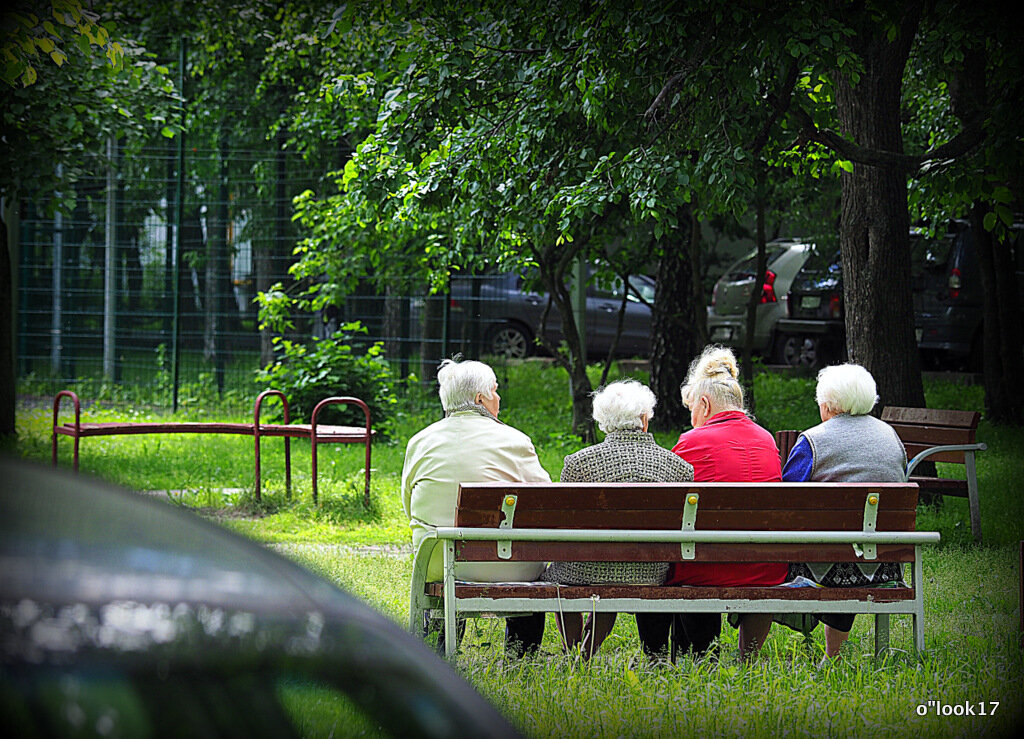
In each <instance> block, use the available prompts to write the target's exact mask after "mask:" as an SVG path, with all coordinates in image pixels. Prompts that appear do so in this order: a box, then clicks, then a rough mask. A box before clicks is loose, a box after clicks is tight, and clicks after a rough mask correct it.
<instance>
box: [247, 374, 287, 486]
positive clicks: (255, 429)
mask: <svg viewBox="0 0 1024 739" xmlns="http://www.w3.org/2000/svg"><path fill="white" fill-rule="evenodd" d="M269 395H274V396H277V397H279V398H280V399H281V405H283V406H284V423H285V425H287V424H288V421H289V415H288V398H286V397H285V395H284V393H283V392H281V391H280V390H264V391H263V392H262V393H260V394H259V395H257V396H256V404H255V406H254V408H253V414H252V415H253V419H252V435H253V439H254V443H255V445H256V449H255V456H256V500H257V501H258V500H260V494H261V491H262V487H263V486H262V484H261V480H260V408H261V407H262V405H263V399H264V398H265V397H267V396H269ZM284 489H285V494H286V495H287V496H288V498H291V497H292V455H291V439H289V438H288V437H287V436H285V437H284Z"/></svg>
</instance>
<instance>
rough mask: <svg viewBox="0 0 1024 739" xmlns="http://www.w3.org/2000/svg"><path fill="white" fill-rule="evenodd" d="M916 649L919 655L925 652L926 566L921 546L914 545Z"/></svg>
mask: <svg viewBox="0 0 1024 739" xmlns="http://www.w3.org/2000/svg"><path fill="white" fill-rule="evenodd" d="M913 578H914V649H916V650H917V655H918V657H920V656H921V654H922V653H923V652H924V567H923V566H922V565H921V548H920V547H917V546H915V547H914V575H913Z"/></svg>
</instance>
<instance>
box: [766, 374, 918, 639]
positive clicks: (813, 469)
mask: <svg viewBox="0 0 1024 739" xmlns="http://www.w3.org/2000/svg"><path fill="white" fill-rule="evenodd" d="M814 395H815V400H816V401H817V403H818V412H819V414H820V415H821V423H820V424H818V425H817V426H814V427H813V428H809V429H807V430H806V431H804V432H803V433H802V434H800V437H799V438H798V439H797V442H796V444H795V445H794V446H793V450H792V451H791V452H790V454H789V459H787V460H786V465H785V467H784V468H783V470H782V479H783V480H784V481H786V482H808V481H810V482H903V471H904V470H905V469H906V467H907V453H906V450H905V449H904V448H903V442H902V441H900V437H899V436H898V435H897V434H896V431H895V430H894V429H893V428H892V427H891V426H890V425H889V424H887V423H885V422H884V421H880V420H878V419H877V418H875V417H874V416H872V415H870V413H871V409H872V408H874V406H875V403H876V402H877V401H878V395H877V394H876V387H875V380H874V378H873V377H872V376H871V373H870V372H868V371H867V370H866V369H864V368H863V367H861V366H860V365H856V364H841V365H837V366H834V367H826V368H825V369H823V370H821V372H819V373H818V385H817V388H816V390H815V394H814ZM789 574H790V578H793V577H796V576H803V577H806V578H809V579H811V580H813V581H814V582H816V583H819V584H821V585H825V586H826V587H853V586H865V585H875V584H880V583H885V582H900V581H902V580H903V566H902V565H901V564H899V563H897V562H882V563H873V564H861V563H856V564H854V563H849V562H837V563H830V562H806V563H799V564H793V565H790V570H789ZM817 616H818V620H819V621H821V622H822V623H824V624H825V654H826V658H831V657H837V656H838V655H839V648H840V647H841V646H842V645H843V642H845V641H846V640H847V638H849V636H850V629H851V628H853V620H854V615H853V614H846V613H830V614H825V613H822V614H817Z"/></svg>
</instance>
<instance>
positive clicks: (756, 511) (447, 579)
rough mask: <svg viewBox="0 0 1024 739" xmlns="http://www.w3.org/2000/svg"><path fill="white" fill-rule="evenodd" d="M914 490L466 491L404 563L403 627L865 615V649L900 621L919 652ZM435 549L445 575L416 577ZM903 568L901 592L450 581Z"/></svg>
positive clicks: (593, 487)
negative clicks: (591, 566) (491, 573)
mask: <svg viewBox="0 0 1024 739" xmlns="http://www.w3.org/2000/svg"><path fill="white" fill-rule="evenodd" d="M916 513H917V485H916V484H913V483H878V484H867V483H643V484H641V483H586V484H583V483H519V484H516V483H474V484H463V485H461V486H460V489H459V497H458V508H457V510H456V514H455V525H454V526H443V527H442V526H439V527H436V528H433V529H432V530H430V531H429V532H428V534H427V538H426V539H425V540H424V541H423V542H421V545H420V547H419V549H418V551H417V552H416V555H415V560H414V564H413V576H412V586H411V599H410V609H409V624H410V628H411V629H412V630H413V631H414V632H415V633H423V629H424V624H425V619H424V616H425V615H426V616H431V617H432V616H438V615H442V614H443V617H444V629H445V640H444V643H445V651H446V653H447V655H448V656H451V655H452V654H454V652H455V649H456V646H457V645H456V637H455V630H456V620H457V619H458V618H464V617H479V616H483V615H496V616H506V615H515V614H522V613H535V612H563V613H568V612H584V613H586V612H616V613H618V612H623V613H642V612H660V613H666V612H710V613H731V612H735V613H824V612H832V613H868V614H874V615H875V649H876V652H878V653H881V652H882V651H883V650H884V649H886V647H887V645H888V630H889V616H890V615H891V614H894V613H907V614H911V615H912V616H913V622H914V645H915V647H916V648H917V649H918V650H919V651H920V650H922V649H923V648H924V600H923V593H922V586H923V582H924V581H923V578H922V575H921V556H920V552H919V547H920V545H921V544H927V543H935V542H938V541H939V534H938V533H936V532H919V531H916V530H915V527H916ZM438 546H440V547H443V552H444V579H443V581H441V582H427V581H426V571H427V564H428V562H429V561H430V556H431V553H432V552H433V550H434V548H435V547H438ZM543 561H598V562H620V561H621V562H672V561H682V562H684V563H685V562H787V563H788V562H875V561H878V562H903V563H906V564H910V565H911V567H912V571H913V574H912V579H911V584H910V586H908V587H887V588H885V587H874V588H871V587H868V588H814V587H672V586H661V585H586V586H575V585H556V584H552V583H534V582H512V583H469V582H457V581H456V579H455V575H454V566H455V564H456V563H459V562H543Z"/></svg>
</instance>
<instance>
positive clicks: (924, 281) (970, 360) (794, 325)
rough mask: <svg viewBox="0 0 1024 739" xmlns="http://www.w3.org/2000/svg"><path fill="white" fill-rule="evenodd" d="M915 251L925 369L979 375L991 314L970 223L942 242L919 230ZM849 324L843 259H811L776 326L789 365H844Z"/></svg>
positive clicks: (953, 228) (957, 224)
mask: <svg viewBox="0 0 1024 739" xmlns="http://www.w3.org/2000/svg"><path fill="white" fill-rule="evenodd" d="M1019 233H1020V232H1019V231H1018V237H1017V242H1020V237H1019ZM910 247H911V265H912V277H911V279H912V282H911V285H912V290H913V299H914V327H915V332H916V337H917V343H918V346H919V348H920V350H921V354H922V358H923V359H924V360H925V363H926V365H927V366H931V367H942V368H948V369H971V370H977V369H980V362H981V336H982V328H981V324H982V317H983V313H984V310H983V305H982V290H981V275H980V274H979V268H978V258H977V253H976V249H975V246H974V238H973V235H972V233H971V229H970V226H969V224H967V223H966V222H964V221H954V222H953V223H951V224H950V228H949V230H948V231H947V233H946V234H944V235H943V236H939V237H936V238H929V237H927V235H926V234H925V233H924V232H923V231H917V230H915V231H914V232H913V233H911V235H910ZM1017 252H1018V258H1020V257H1022V256H1024V255H1022V254H1021V252H1022V249H1021V248H1019V247H1018V248H1017ZM1019 261H1021V260H1020V259H1019ZM844 317H845V313H844V308H843V281H842V263H841V261H840V259H839V253H838V252H833V253H831V254H829V255H828V257H827V258H825V257H823V255H821V254H820V253H819V254H812V256H811V257H810V258H809V259H808V261H807V263H806V264H805V265H804V267H803V269H802V270H801V271H800V273H798V274H797V276H796V278H795V279H794V280H793V285H792V287H791V288H790V294H789V316H788V317H787V318H784V319H781V320H780V321H779V322H778V324H777V328H778V331H779V333H780V334H782V335H784V336H785V339H784V340H783V356H784V359H785V361H786V363H787V364H790V365H794V366H804V367H808V368H811V369H817V368H818V367H822V366H824V365H826V364H828V363H830V362H835V361H841V360H842V359H843V357H844V355H845V347H846V334H845V323H844Z"/></svg>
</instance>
